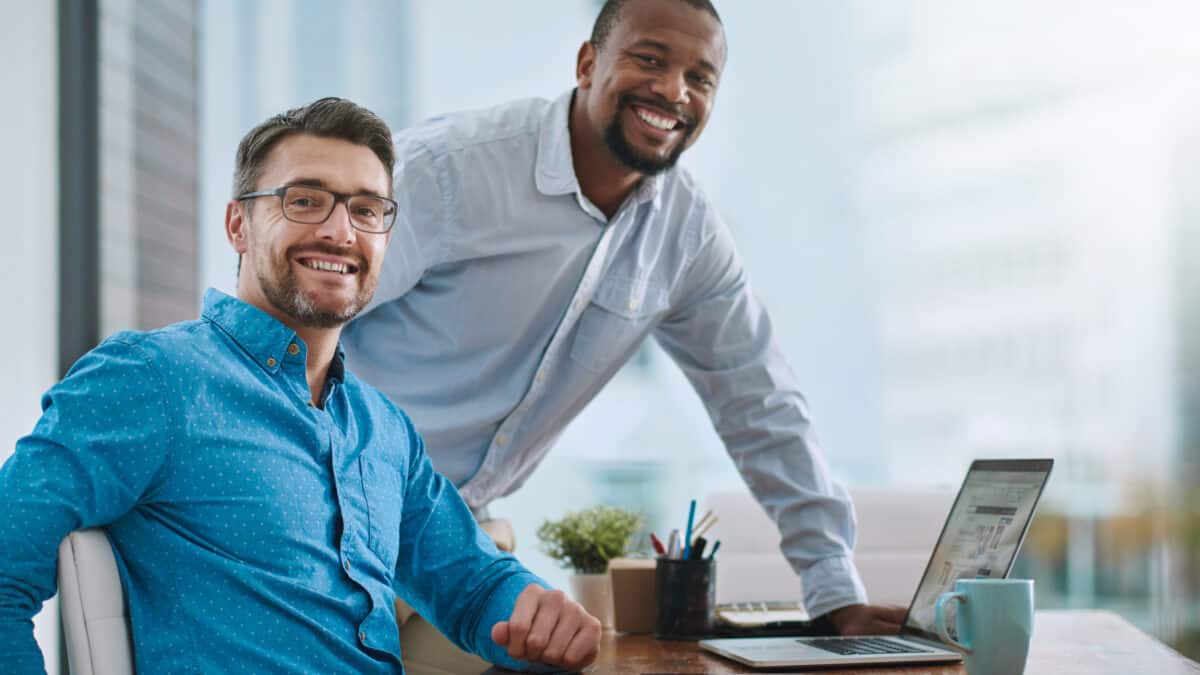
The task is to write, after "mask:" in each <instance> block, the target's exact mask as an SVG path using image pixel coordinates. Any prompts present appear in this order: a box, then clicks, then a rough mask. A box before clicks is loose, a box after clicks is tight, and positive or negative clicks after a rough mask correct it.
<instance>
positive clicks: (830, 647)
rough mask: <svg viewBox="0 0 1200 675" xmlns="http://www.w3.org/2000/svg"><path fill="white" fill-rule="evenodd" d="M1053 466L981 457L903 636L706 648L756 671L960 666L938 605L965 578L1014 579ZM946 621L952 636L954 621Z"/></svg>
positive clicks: (708, 643) (723, 642) (706, 644)
mask: <svg viewBox="0 0 1200 675" xmlns="http://www.w3.org/2000/svg"><path fill="white" fill-rule="evenodd" d="M1053 465H1054V460H1052V459H980V460H976V461H974V462H973V463H972V464H971V468H970V470H968V471H967V477H966V479H965V480H964V481H963V485H962V487H961V488H960V489H959V491H958V496H957V497H955V498H954V506H952V507H951V508H950V515H949V516H948V517H947V518H946V523H945V524H944V525H943V526H942V533H941V535H939V536H938V540H937V544H936V545H935V546H934V548H933V555H932V556H931V557H930V559H929V564H928V565H926V567H925V574H923V575H922V576H921V582H920V583H919V584H918V585H917V592H916V595H914V596H913V601H912V604H910V605H909V607H908V613H907V614H906V615H905V617H904V623H903V625H902V627H901V629H900V634H899V635H880V636H866V637H803V638H797V637H765V638H723V639H714V640H701V641H700V646H701V647H702V648H704V649H706V650H708V651H710V652H714V653H716V654H720V655H721V656H724V657H726V658H730V659H733V660H734V661H738V662H740V663H744V664H746V665H748V666H751V667H754V668H786V667H797V666H813V667H816V666H865V665H873V664H881V665H883V664H896V663H935V662H943V661H958V660H961V659H962V656H961V655H960V654H959V653H958V652H956V651H953V650H951V649H948V648H946V647H945V646H944V645H943V644H942V642H941V640H939V639H938V636H937V630H936V629H935V628H934V625H933V618H934V603H936V602H937V599H938V596H939V595H941V594H942V593H943V592H945V591H950V590H953V589H954V582H956V581H958V580H959V579H966V578H994V579H1002V578H1004V577H1007V576H1008V573H1009V570H1011V569H1012V564H1013V561H1014V560H1016V557H1017V551H1019V550H1020V549H1021V542H1022V541H1023V540H1024V539H1025V532H1026V531H1027V530H1028V529H1029V523H1030V521H1031V520H1033V512H1034V509H1035V508H1037V503H1038V499H1039V498H1040V497H1041V495H1042V490H1043V488H1045V487H1046V481H1047V480H1048V479H1049V478H1050V469H1051V467H1052V466H1053ZM947 619H948V620H947V624H948V627H949V629H950V632H951V635H953V634H954V622H953V616H952V615H948V616H947ZM955 637H957V636H955Z"/></svg>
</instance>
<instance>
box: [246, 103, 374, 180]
mask: <svg viewBox="0 0 1200 675" xmlns="http://www.w3.org/2000/svg"><path fill="white" fill-rule="evenodd" d="M294 134H312V135H313V136H322V137H326V138H340V139H342V140H346V141H350V142H351V143H357V144H358V145H365V146H367V147H368V148H370V149H371V151H372V152H374V153H375V156H376V157H378V158H379V161H380V162H383V167H384V168H385V169H387V175H388V189H389V190H390V189H391V184H392V168H393V167H394V166H395V164H396V154H395V150H394V149H393V148H392V131H391V129H389V128H388V125H387V122H384V121H383V119H382V118H380V117H379V115H376V114H375V113H373V112H371V111H370V110H367V109H366V108H364V107H362V106H360V105H358V104H357V103H354V102H352V101H347V100H346V99H344V98H336V97H333V96H330V97H326V98H322V99H317V100H316V101H313V102H312V103H309V104H308V105H306V106H301V107H299V108H292V109H291V110H289V111H287V112H284V113H280V114H278V115H275V116H273V117H271V118H269V119H267V121H265V122H263V123H262V124H259V125H258V126H256V127H254V128H253V129H251V130H250V133H248V134H246V136H245V137H244V138H242V142H241V143H238V149H237V160H236V163H235V165H234V169H233V196H234V197H237V196H238V195H241V194H245V193H247V192H253V191H254V188H255V184H256V183H257V182H258V177H259V176H261V175H262V171H263V163H264V162H265V161H266V159H267V154H268V153H270V152H271V148H273V147H275V144H276V143H278V142H279V141H281V140H283V139H285V138H287V137H288V136H292V135H294Z"/></svg>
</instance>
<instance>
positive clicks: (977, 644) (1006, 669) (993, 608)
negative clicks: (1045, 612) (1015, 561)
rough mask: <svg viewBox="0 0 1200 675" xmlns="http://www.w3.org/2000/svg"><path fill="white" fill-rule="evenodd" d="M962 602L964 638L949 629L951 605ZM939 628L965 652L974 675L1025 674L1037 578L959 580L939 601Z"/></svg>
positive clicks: (960, 627)
mask: <svg viewBox="0 0 1200 675" xmlns="http://www.w3.org/2000/svg"><path fill="white" fill-rule="evenodd" d="M956 602H957V603H958V616H957V619H956V621H955V624H956V627H957V632H958V640H955V639H953V638H951V637H950V635H949V632H948V631H947V630H946V614H945V610H946V606H947V605H949V604H952V603H956ZM934 626H935V627H936V628H937V633H938V636H939V637H941V638H942V640H943V641H944V642H946V644H949V645H952V646H954V647H956V648H957V649H959V650H960V651H962V652H963V663H964V664H965V665H966V666H967V673H968V674H969V675H1021V673H1023V672H1025V659H1026V657H1028V656H1029V639H1030V638H1031V637H1032V635H1033V580H1032V579H959V580H958V581H957V582H956V583H955V584H954V591H953V592H950V593H942V594H941V595H940V596H939V597H938V600H937V605H936V609H935V613H934Z"/></svg>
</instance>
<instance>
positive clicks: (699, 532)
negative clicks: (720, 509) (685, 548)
mask: <svg viewBox="0 0 1200 675" xmlns="http://www.w3.org/2000/svg"><path fill="white" fill-rule="evenodd" d="M720 519H721V517H720V516H713V519H712V520H710V521H708V523H707V524H706V525H705V526H704V527H701V528H699V529H697V530H696V534H695V535H694V536H693V537H692V541H695V540H696V539H699V538H700V537H702V536H704V534H705V533H706V532H708V531H709V530H710V529H712V526H713V525H716V524H717V521H718V520H720Z"/></svg>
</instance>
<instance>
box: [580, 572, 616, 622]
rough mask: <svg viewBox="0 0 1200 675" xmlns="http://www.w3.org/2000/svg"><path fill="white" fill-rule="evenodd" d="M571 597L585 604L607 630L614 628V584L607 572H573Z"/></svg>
mask: <svg viewBox="0 0 1200 675" xmlns="http://www.w3.org/2000/svg"><path fill="white" fill-rule="evenodd" d="M570 584H571V597H573V598H575V602H578V603H579V604H580V605H583V608H584V609H585V610H587V613H588V614H591V615H592V616H594V617H596V618H597V619H600V625H602V626H603V627H604V629H605V630H611V629H612V625H613V623H612V621H613V619H612V616H613V606H612V584H610V583H609V580H608V575H607V574H573V575H571V577H570Z"/></svg>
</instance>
